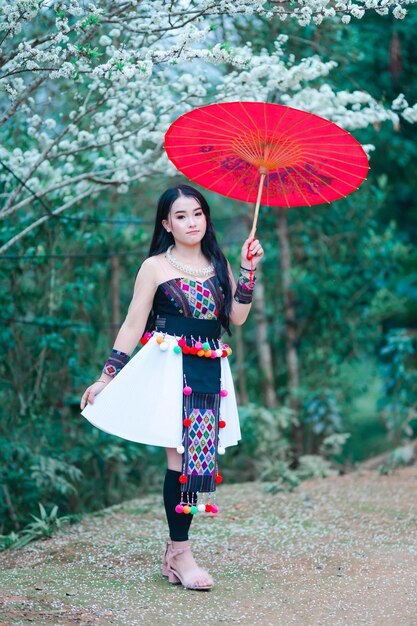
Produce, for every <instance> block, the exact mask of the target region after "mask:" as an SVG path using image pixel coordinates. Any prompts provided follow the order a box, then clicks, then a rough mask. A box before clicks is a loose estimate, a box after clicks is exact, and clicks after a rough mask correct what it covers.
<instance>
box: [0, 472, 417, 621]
mask: <svg viewBox="0 0 417 626" xmlns="http://www.w3.org/2000/svg"><path fill="white" fill-rule="evenodd" d="M416 494H417V468H406V469H403V470H400V471H397V472H396V473H395V474H394V475H391V476H379V475H378V474H377V473H376V472H371V471H367V472H364V473H362V474H358V473H356V474H350V475H348V476H344V477H337V478H328V479H325V480H316V481H310V482H308V483H303V484H302V485H301V486H300V487H299V488H298V489H297V490H296V491H295V492H294V493H292V494H282V493H278V494H276V495H270V494H268V493H267V492H266V486H265V485H262V484H244V485H241V486H236V485H232V486H227V485H225V486H222V487H221V488H220V489H219V497H218V504H219V505H220V507H221V515H218V516H217V518H216V517H212V518H211V519H208V516H206V517H205V518H204V515H200V517H199V516H198V515H197V516H196V519H195V520H194V522H193V531H194V532H193V540H194V544H195V549H196V553H197V554H198V555H199V556H200V561H201V563H202V564H204V565H205V566H207V567H209V569H210V571H211V573H212V574H213V576H214V578H215V581H216V587H215V588H214V589H213V590H212V591H210V592H208V593H207V592H206V593H202V592H192V591H188V590H185V589H183V588H182V587H181V586H173V585H169V584H168V583H167V582H166V580H165V579H164V578H162V576H161V574H160V554H161V552H162V546H163V542H164V539H165V536H166V530H165V522H164V514H163V508H162V501H161V499H160V497H159V495H158V496H157V497H155V499H154V500H152V499H150V498H147V499H141V500H134V501H131V502H126V503H124V504H123V505H120V506H117V507H113V508H111V509H108V510H106V511H103V512H101V513H100V514H98V515H95V516H89V517H88V518H86V519H85V520H84V521H83V522H82V523H81V524H79V525H77V526H76V527H73V528H72V529H71V530H70V531H69V532H68V533H67V534H65V535H61V536H60V537H56V538H54V539H51V540H49V541H46V542H37V543H33V544H30V545H29V546H27V547H26V548H25V549H23V550H19V551H14V552H11V551H9V552H5V553H2V554H1V555H0V568H1V573H0V594H1V595H2V597H1V605H0V624H4V625H5V624H7V625H10V624H13V625H20V624H36V626H38V625H39V626H40V625H42V624H68V625H72V624H82V625H85V626H87V625H89V624H92V625H95V624H121V625H123V624H127V625H128V626H136V625H138V626H180V625H181V626H183V625H184V624H185V623H192V624H203V625H205V624H210V625H222V624H244V625H247V626H249V625H252V624H253V625H262V626H269V625H273V626H290V625H293V624H294V625H296V626H359V625H361V624H366V625H367V626H373V625H375V626H417V519H416V513H417V511H416V509H417V497H416Z"/></svg>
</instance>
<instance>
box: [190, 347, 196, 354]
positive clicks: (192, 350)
mask: <svg viewBox="0 0 417 626" xmlns="http://www.w3.org/2000/svg"><path fill="white" fill-rule="evenodd" d="M197 352H198V350H197V348H196V347H195V346H194V347H193V348H190V354H193V355H196V354H197Z"/></svg>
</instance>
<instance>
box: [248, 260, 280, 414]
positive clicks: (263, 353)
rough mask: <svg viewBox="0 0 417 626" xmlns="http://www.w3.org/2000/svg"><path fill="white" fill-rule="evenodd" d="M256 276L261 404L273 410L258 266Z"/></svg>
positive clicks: (274, 400) (270, 359) (273, 389)
mask: <svg viewBox="0 0 417 626" xmlns="http://www.w3.org/2000/svg"><path fill="white" fill-rule="evenodd" d="M256 274H257V278H256V289H255V292H254V299H253V306H254V309H255V322H256V346H257V349H258V358H259V365H260V370H261V380H262V393H263V404H264V405H265V406H266V407H268V408H274V407H276V406H277V397H276V393H275V384H274V369H273V365H272V354H271V345H270V343H269V342H268V322H267V319H266V315H265V311H266V306H265V289H264V282H263V274H262V269H261V266H260V265H258V267H257V271H256Z"/></svg>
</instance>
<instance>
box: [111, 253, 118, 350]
mask: <svg viewBox="0 0 417 626" xmlns="http://www.w3.org/2000/svg"><path fill="white" fill-rule="evenodd" d="M111 322H112V328H111V335H112V340H113V342H114V341H115V339H116V336H117V333H118V332H119V328H120V258H119V257H118V256H112V257H111Z"/></svg>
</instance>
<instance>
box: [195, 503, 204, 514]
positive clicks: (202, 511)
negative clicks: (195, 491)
mask: <svg viewBox="0 0 417 626" xmlns="http://www.w3.org/2000/svg"><path fill="white" fill-rule="evenodd" d="M205 510H206V505H205V504H199V505H198V506H197V511H199V512H200V513H204V511H205Z"/></svg>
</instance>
